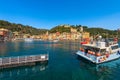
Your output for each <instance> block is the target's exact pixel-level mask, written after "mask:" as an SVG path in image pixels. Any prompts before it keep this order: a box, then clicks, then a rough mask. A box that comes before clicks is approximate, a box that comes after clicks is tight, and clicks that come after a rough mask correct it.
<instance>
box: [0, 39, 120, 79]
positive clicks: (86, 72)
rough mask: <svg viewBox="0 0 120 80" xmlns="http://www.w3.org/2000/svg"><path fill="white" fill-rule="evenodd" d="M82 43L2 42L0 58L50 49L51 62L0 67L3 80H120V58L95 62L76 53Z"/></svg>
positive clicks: (0, 75)
mask: <svg viewBox="0 0 120 80" xmlns="http://www.w3.org/2000/svg"><path fill="white" fill-rule="evenodd" d="M78 49H79V42H75V41H64V42H57V43H54V42H49V41H33V42H24V41H15V42H4V43H0V57H10V56H22V55H35V54H41V53H46V52H49V60H48V61H47V62H42V63H37V64H33V65H29V66H21V67H14V68H6V69H0V80H88V79H90V80H119V79H120V77H119V74H120V59H117V60H114V61H111V62H107V63H103V64H99V65H94V64H92V63H90V62H88V61H86V60H84V59H82V58H81V57H78V56H77V55H76V54H75V53H76V52H77V51H78Z"/></svg>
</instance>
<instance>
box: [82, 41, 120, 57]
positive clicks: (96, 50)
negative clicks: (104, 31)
mask: <svg viewBox="0 0 120 80" xmlns="http://www.w3.org/2000/svg"><path fill="white" fill-rule="evenodd" d="M80 50H81V51H82V52H84V53H85V54H91V55H94V56H96V57H99V56H103V55H107V54H113V53H114V52H117V51H118V50H119V45H118V44H112V45H109V46H106V44H105V42H98V43H96V44H83V45H81V48H80Z"/></svg>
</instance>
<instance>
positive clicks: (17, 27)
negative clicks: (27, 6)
mask: <svg viewBox="0 0 120 80" xmlns="http://www.w3.org/2000/svg"><path fill="white" fill-rule="evenodd" d="M0 28H5V29H8V30H11V31H12V32H15V31H17V32H20V33H25V34H31V35H38V34H44V33H45V32H46V31H47V30H46V29H37V28H33V27H32V26H28V25H22V24H16V23H10V22H8V21H4V20H0Z"/></svg>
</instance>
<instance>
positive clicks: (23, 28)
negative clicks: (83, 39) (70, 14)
mask: <svg viewBox="0 0 120 80" xmlns="http://www.w3.org/2000/svg"><path fill="white" fill-rule="evenodd" d="M71 27H72V28H74V29H77V31H78V32H80V28H81V27H83V31H85V32H90V35H92V36H94V35H96V34H100V35H102V36H103V37H109V38H113V37H116V36H117V37H119V38H120V32H119V31H117V30H108V29H103V28H97V27H96V28H89V27H88V26H82V25H58V26H55V27H53V28H52V29H50V30H46V29H37V28H34V27H32V26H28V25H22V24H16V23H10V22H8V21H4V20H0V28H5V29H8V30H11V31H12V32H15V31H17V32H20V33H25V34H31V35H39V34H44V33H46V32H47V31H49V32H50V33H55V32H60V33H63V32H67V33H70V29H71Z"/></svg>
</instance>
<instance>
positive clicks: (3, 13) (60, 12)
mask: <svg viewBox="0 0 120 80" xmlns="http://www.w3.org/2000/svg"><path fill="white" fill-rule="evenodd" d="M119 4H120V0H0V20H6V21H9V22H12V23H21V24H23V25H30V26H33V27H36V28H45V29H51V28H53V27H55V26H57V25H60V24H70V25H79V24H80V25H84V26H88V27H101V28H105V29H110V30H115V29H118V28H120V5H119Z"/></svg>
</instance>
